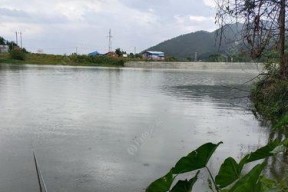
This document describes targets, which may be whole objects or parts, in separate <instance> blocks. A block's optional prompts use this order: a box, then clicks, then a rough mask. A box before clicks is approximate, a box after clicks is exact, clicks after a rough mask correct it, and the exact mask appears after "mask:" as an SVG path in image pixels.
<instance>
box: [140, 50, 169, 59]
mask: <svg viewBox="0 0 288 192" xmlns="http://www.w3.org/2000/svg"><path fill="white" fill-rule="evenodd" d="M143 58H145V59H151V60H164V59H165V55H164V52H161V51H145V52H144V53H143Z"/></svg>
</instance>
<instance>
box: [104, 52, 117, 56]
mask: <svg viewBox="0 0 288 192" xmlns="http://www.w3.org/2000/svg"><path fill="white" fill-rule="evenodd" d="M105 55H106V56H108V57H118V55H117V54H116V53H115V52H112V51H110V52H108V53H105Z"/></svg>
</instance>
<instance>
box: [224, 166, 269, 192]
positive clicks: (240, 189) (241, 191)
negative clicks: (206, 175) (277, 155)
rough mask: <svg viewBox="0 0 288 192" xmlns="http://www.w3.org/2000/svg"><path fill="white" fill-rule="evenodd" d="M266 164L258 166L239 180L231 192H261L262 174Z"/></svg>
mask: <svg viewBox="0 0 288 192" xmlns="http://www.w3.org/2000/svg"><path fill="white" fill-rule="evenodd" d="M264 167H265V163H262V164H259V165H256V166H255V167H254V168H253V169H252V170H251V171H250V172H249V173H247V174H246V175H245V176H244V177H242V178H241V179H239V180H238V181H237V182H236V183H235V185H234V186H233V187H232V188H231V189H230V190H229V192H259V191H260V187H261V182H260V174H261V173H262V171H263V169H264Z"/></svg>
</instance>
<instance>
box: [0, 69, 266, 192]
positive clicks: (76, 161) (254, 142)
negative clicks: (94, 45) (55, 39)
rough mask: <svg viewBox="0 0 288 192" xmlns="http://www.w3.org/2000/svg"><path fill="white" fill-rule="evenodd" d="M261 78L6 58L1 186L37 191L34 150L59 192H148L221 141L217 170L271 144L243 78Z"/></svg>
mask: <svg viewBox="0 0 288 192" xmlns="http://www.w3.org/2000/svg"><path fill="white" fill-rule="evenodd" d="M256 75H257V73H248V72H241V71H239V72H235V71H234V72H211V71H197V72H196V71H194V72H193V71H180V70H147V69H146V70H145V69H111V68H110V69H107V68H85V67H61V66H60V67H59V66H45V67H40V66H33V65H30V66H29V65H26V66H11V65H10V66H9V65H0V122H1V123H0V131H1V134H0V154H1V156H0V191H13V192H32V191H38V186H37V179H36V174H35V168H34V164H33V156H32V153H33V151H35V153H36V155H37V158H38V161H39V165H40V168H41V172H42V174H43V177H44V179H45V182H46V185H47V188H48V191H55V192H56V191H57V192H68V191H69V192H79V191H85V192H90V191H91V192H92V191H93V192H94V191H101V192H111V191H118V192H127V191H144V189H145V187H147V185H148V184H149V183H151V182H152V181H153V180H154V179H156V178H158V177H160V176H162V175H164V174H165V173H166V172H167V171H168V170H169V169H170V168H171V167H172V166H173V165H174V164H175V163H176V162H177V160H178V159H179V158H180V157H181V156H183V155H186V154H188V153H189V152H190V151H192V150H193V149H195V148H197V147H198V146H199V145H201V144H203V143H205V142H214V143H216V142H219V141H223V142H224V144H223V145H221V146H220V147H219V149H218V150H217V153H216V154H215V156H213V158H212V160H211V161H210V163H209V167H211V169H212V172H213V173H214V174H216V173H217V169H218V168H219V166H220V165H219V162H220V161H222V160H223V159H224V158H225V157H227V156H228V155H229V156H233V157H234V158H236V159H239V158H241V157H242V156H243V155H244V154H245V153H247V152H248V151H251V150H254V149H256V148H257V147H259V146H261V145H264V144H265V143H266V141H267V137H268V132H267V129H265V127H261V126H260V125H259V122H258V121H257V120H256V119H255V117H254V116H253V114H252V113H251V111H250V101H249V99H248V98H247V96H248V94H249V88H250V85H249V84H244V85H243V83H245V82H246V81H248V80H249V79H252V78H253V77H255V76H256ZM205 180H206V179H205V172H204V173H203V174H202V175H201V177H200V182H199V183H198V184H197V186H196V188H197V189H198V190H200V189H201V190H202V191H205V189H204V188H203V186H202V183H203V182H204V181H205ZM196 191H197V190H196Z"/></svg>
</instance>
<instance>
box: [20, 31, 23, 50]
mask: <svg viewBox="0 0 288 192" xmlns="http://www.w3.org/2000/svg"><path fill="white" fill-rule="evenodd" d="M20 45H21V49H22V48H23V46H22V32H20Z"/></svg>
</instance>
